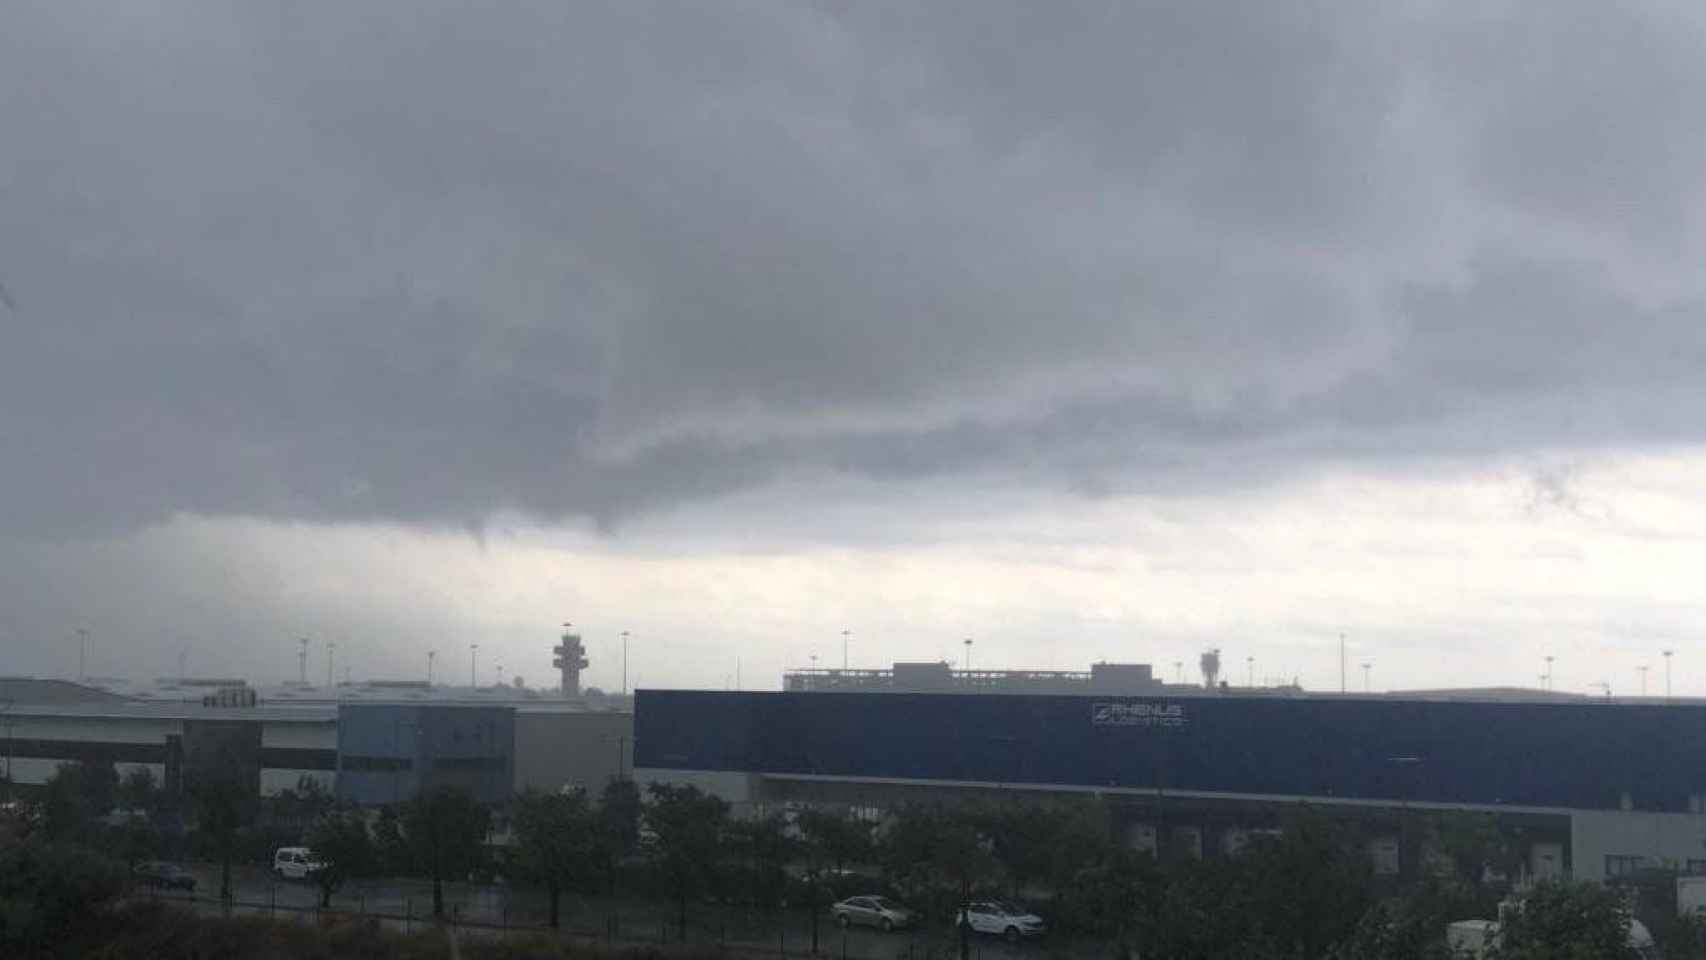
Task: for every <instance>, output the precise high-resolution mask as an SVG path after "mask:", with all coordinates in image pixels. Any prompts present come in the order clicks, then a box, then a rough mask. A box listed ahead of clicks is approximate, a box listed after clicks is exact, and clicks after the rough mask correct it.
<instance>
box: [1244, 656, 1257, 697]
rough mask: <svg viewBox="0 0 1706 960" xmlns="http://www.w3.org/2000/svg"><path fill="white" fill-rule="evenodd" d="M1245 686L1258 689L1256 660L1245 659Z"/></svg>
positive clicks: (1253, 658)
mask: <svg viewBox="0 0 1706 960" xmlns="http://www.w3.org/2000/svg"><path fill="white" fill-rule="evenodd" d="M1244 686H1246V687H1249V688H1250V689H1251V690H1254V689H1256V658H1255V657H1245V658H1244Z"/></svg>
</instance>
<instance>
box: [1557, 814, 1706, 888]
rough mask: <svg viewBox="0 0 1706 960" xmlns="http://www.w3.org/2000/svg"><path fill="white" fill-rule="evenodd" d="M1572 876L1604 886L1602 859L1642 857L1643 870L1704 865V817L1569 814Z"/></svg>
mask: <svg viewBox="0 0 1706 960" xmlns="http://www.w3.org/2000/svg"><path fill="white" fill-rule="evenodd" d="M1570 854H1571V856H1570V864H1571V868H1572V869H1571V874H1572V876H1573V877H1574V878H1575V879H1577V880H1594V881H1598V880H1604V879H1605V878H1606V857H1608V856H1611V857H1641V858H1643V861H1644V863H1643V865H1644V866H1649V867H1670V868H1674V869H1678V870H1686V869H1688V867H1689V861H1690V860H1693V861H1696V864H1697V866H1698V865H1706V816H1703V815H1700V814H1693V813H1638V812H1627V811H1599V810H1593V811H1577V812H1574V813H1571V814H1570Z"/></svg>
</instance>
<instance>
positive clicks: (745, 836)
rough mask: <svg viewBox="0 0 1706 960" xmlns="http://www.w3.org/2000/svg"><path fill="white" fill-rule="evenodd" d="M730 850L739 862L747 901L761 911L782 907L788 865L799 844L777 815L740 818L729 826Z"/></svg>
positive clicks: (786, 885) (785, 892) (785, 891)
mask: <svg viewBox="0 0 1706 960" xmlns="http://www.w3.org/2000/svg"><path fill="white" fill-rule="evenodd" d="M728 846H729V853H730V854H731V855H732V856H733V858H734V859H735V860H736V861H737V862H739V863H740V865H741V878H742V881H743V883H742V886H743V887H744V889H745V893H746V899H747V902H748V903H751V904H752V905H753V906H755V907H758V908H760V909H763V910H774V909H776V908H777V907H779V906H781V904H782V899H783V897H784V896H786V894H787V889H788V874H787V867H788V864H789V863H790V862H792V860H793V859H794V855H795V853H796V851H797V847H798V844H797V843H796V842H795V840H794V838H793V837H791V836H789V834H788V827H787V823H786V822H785V821H784V820H783V819H782V817H781V816H780V815H775V816H768V817H759V818H755V819H751V820H739V821H736V822H734V823H732V824H730V825H729V830H728Z"/></svg>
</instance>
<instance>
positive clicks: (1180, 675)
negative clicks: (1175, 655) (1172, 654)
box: [1173, 660, 1185, 684]
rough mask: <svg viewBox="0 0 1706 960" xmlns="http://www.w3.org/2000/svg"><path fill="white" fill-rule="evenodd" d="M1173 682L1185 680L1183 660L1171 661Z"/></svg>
mask: <svg viewBox="0 0 1706 960" xmlns="http://www.w3.org/2000/svg"><path fill="white" fill-rule="evenodd" d="M1173 682H1174V683H1181V684H1182V683H1184V682H1185V661H1183V660H1174V661H1173Z"/></svg>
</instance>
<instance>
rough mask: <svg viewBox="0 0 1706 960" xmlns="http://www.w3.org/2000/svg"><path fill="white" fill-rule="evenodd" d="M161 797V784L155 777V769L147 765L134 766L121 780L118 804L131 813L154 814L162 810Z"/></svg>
mask: <svg viewBox="0 0 1706 960" xmlns="http://www.w3.org/2000/svg"><path fill="white" fill-rule="evenodd" d="M160 798H161V794H160V784H159V783H158V782H157V781H156V780H155V779H154V771H152V770H150V769H148V768H147V767H133V768H132V769H131V771H130V772H129V773H127V774H125V775H124V779H123V780H121V781H119V784H118V789H117V793H116V799H117V801H118V805H119V807H121V808H122V809H124V810H128V811H130V812H131V813H140V814H142V815H143V816H148V817H152V816H154V815H155V814H157V813H158V812H159V811H160Z"/></svg>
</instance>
